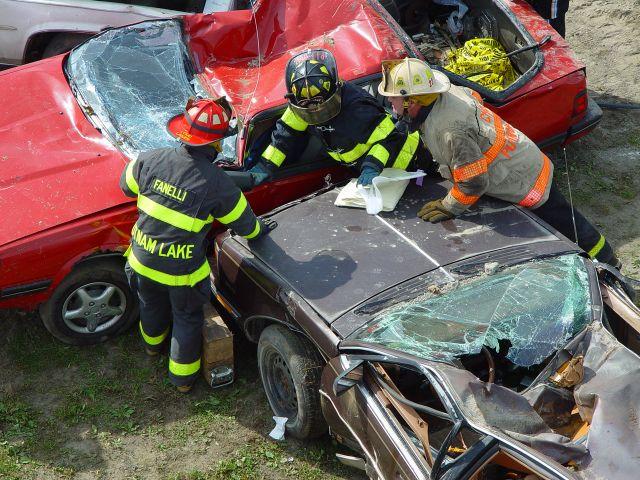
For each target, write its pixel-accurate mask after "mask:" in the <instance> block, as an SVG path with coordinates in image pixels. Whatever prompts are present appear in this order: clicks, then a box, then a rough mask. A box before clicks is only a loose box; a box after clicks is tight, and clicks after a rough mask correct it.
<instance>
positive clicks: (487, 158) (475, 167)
mask: <svg viewBox="0 0 640 480" xmlns="http://www.w3.org/2000/svg"><path fill="white" fill-rule="evenodd" d="M486 110H487V111H489V110H488V109H486ZM493 126H494V128H495V131H496V139H495V141H494V142H493V145H491V147H489V149H488V150H487V151H486V152H484V154H483V156H482V158H481V159H480V160H476V161H475V162H471V163H467V164H466V165H462V166H461V167H458V168H456V169H455V170H454V171H453V180H454V181H456V182H464V181H465V180H469V179H471V178H473V177H477V176H478V175H482V174H483V173H487V170H488V168H489V165H491V164H492V163H493V161H494V160H495V159H496V158H497V157H498V155H499V154H500V152H501V151H502V150H503V149H504V146H505V143H506V138H505V134H504V124H503V123H502V119H501V118H500V117H499V116H498V115H496V114H495V113H493ZM507 156H508V155H507Z"/></svg>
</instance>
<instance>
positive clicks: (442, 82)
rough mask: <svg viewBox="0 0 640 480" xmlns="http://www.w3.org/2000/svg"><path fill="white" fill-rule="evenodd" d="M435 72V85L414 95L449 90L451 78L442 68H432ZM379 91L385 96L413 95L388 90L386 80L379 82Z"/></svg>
mask: <svg viewBox="0 0 640 480" xmlns="http://www.w3.org/2000/svg"><path fill="white" fill-rule="evenodd" d="M431 72H432V73H433V85H432V86H431V87H430V88H429V89H428V90H426V91H424V92H420V93H416V94H414V95H427V94H430V93H444V92H448V91H449V89H450V88H451V80H449V77H447V76H446V75H445V74H444V73H442V72H441V71H440V70H435V69H433V70H431ZM378 93H379V94H380V95H382V96H383V97H402V96H411V95H394V94H393V93H390V92H387V91H385V90H384V81H382V82H380V83H379V84H378Z"/></svg>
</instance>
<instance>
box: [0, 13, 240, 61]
mask: <svg viewBox="0 0 640 480" xmlns="http://www.w3.org/2000/svg"><path fill="white" fill-rule="evenodd" d="M250 6H251V2H250V1H249V0H129V1H120V2H117V1H115V2H109V1H94V0H0V69H1V68H6V67H12V66H15V65H20V64H22V63H28V62H33V61H35V60H40V59H41V58H46V57H52V56H54V55H57V54H59V53H63V52H66V51H67V50H70V49H71V48H73V47H75V46H76V45H78V44H79V43H82V42H83V41H84V40H86V39H87V38H89V37H91V36H92V35H95V34H96V33H98V32H100V31H101V30H104V29H105V28H109V27H119V26H122V25H128V24H131V23H137V22H142V21H145V20H150V19H154V18H166V17H175V16H179V15H184V14H185V13H212V12H220V11H226V10H237V9H240V8H250Z"/></svg>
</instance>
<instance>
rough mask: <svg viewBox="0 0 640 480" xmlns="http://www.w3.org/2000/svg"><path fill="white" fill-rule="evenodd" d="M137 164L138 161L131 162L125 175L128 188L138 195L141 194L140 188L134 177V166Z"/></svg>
mask: <svg viewBox="0 0 640 480" xmlns="http://www.w3.org/2000/svg"><path fill="white" fill-rule="evenodd" d="M135 163H136V160H132V161H131V162H129V164H128V165H127V169H126V173H125V174H124V175H125V179H126V181H127V187H129V190H131V191H132V192H133V193H135V194H136V195H137V194H138V193H140V187H138V182H137V181H136V178H135V177H134V176H133V166H134V165H135Z"/></svg>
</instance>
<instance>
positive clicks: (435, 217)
mask: <svg viewBox="0 0 640 480" xmlns="http://www.w3.org/2000/svg"><path fill="white" fill-rule="evenodd" d="M418 217H420V218H421V219H423V220H425V221H429V222H431V223H438V222H442V221H444V220H450V219H452V218H454V217H455V215H454V214H453V213H451V212H450V211H449V210H447V209H446V208H444V205H442V199H438V200H432V201H430V202H427V203H425V204H424V205H423V206H422V208H421V209H420V210H419V211H418Z"/></svg>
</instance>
